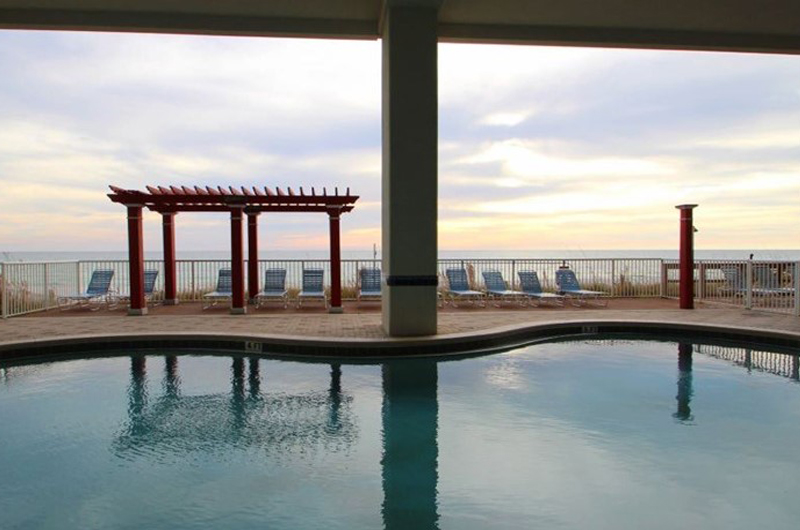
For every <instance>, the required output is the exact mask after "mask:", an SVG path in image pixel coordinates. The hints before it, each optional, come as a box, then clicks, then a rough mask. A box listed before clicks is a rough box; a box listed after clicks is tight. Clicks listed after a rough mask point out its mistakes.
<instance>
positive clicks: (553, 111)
mask: <svg viewBox="0 0 800 530" xmlns="http://www.w3.org/2000/svg"><path fill="white" fill-rule="evenodd" d="M798 66H800V58H798V57H791V56H769V55H754V54H712V53H683V52H657V51H636V50H603V49H596V48H595V49H580V48H554V47H539V46H482V45H456V44H442V45H440V46H439V102H440V114H439V135H440V139H439V140H440V143H439V217H440V223H439V242H440V246H441V247H442V248H451V249H458V248H475V249H479V248H485V249H492V248H520V249H531V248H556V249H558V248H564V247H565V245H567V244H568V243H567V242H570V243H569V244H573V243H574V244H576V245H580V246H581V247H583V248H591V247H595V248H596V247H606V248H625V247H626V246H627V247H630V246H635V247H639V248H665V247H670V248H671V247H673V246H674V236H675V234H674V233H675V227H674V225H675V219H674V218H675V212H674V208H673V206H674V205H675V204H678V203H679V202H699V203H700V204H701V208H700V209H699V210H698V212H697V216H698V224H700V225H702V226H703V227H704V228H703V231H702V232H701V235H700V236H699V237H700V241H702V244H703V245H705V246H706V248H708V247H713V246H718V247H720V246H726V247H729V246H733V247H750V246H752V245H754V244H759V245H766V244H769V245H774V246H778V247H784V248H785V247H796V246H797V237H796V231H794V230H792V227H795V226H797V225H798V224H800V208H798V207H797V197H798V196H799V194H800V189H798V184H797V182H800V178H798V176H799V175H800V150H799V149H798V147H800V140H798V138H799V137H800V134H798V133H800V130H799V129H798V127H797V123H798V122H799V121H800V91H798V89H797V87H798V86H800V68H798ZM380 70H381V66H380V43H379V42H345V41H315V40H291V39H255V38H224V37H197V36H168V35H132V34H126V35H119V34H102V33H92V34H90V33H57V32H0V71H2V72H4V75H3V77H2V79H0V186H2V187H3V193H2V194H0V226H2V227H3V228H0V246H2V247H4V248H2V249H0V250H5V248H6V247H7V248H8V249H10V250H24V249H26V248H27V249H47V248H53V249H55V248H56V247H58V248H70V249H75V248H79V249H86V250H102V249H110V248H114V249H123V248H125V221H124V210H123V209H122V208H120V207H119V206H118V205H113V204H111V203H110V201H108V199H107V198H106V197H105V194H106V193H107V190H106V185H107V184H109V183H114V184H117V185H121V186H124V187H129V188H142V187H143V186H144V185H146V184H179V185H180V184H186V185H191V184H201V185H204V184H209V185H223V186H227V185H234V186H239V185H246V186H265V185H266V186H272V187H274V186H280V187H288V186H292V187H293V188H295V189H297V188H299V187H300V186H303V187H304V188H306V189H307V188H310V187H311V186H314V187H316V188H317V189H319V188H321V187H323V186H325V187H327V188H328V189H329V190H330V189H332V188H334V187H338V188H339V190H340V192H342V191H344V190H345V189H346V188H348V187H349V188H350V189H351V192H352V193H354V194H358V195H360V197H361V199H360V200H359V202H358V203H357V205H356V209H355V210H354V211H353V212H352V213H350V214H348V215H347V216H346V217H345V218H344V219H343V225H342V230H343V232H342V233H343V244H344V245H345V246H346V247H349V248H359V247H360V248H369V247H371V245H372V243H373V242H377V241H380V207H379V206H380V201H381V111H380V102H381V85H380V83H381V72H380ZM262 222H263V223H264V229H263V233H262V238H263V245H264V246H265V248H280V247H283V248H294V249H300V248H307V249H310V248H321V249H324V248H327V226H326V220H325V219H324V218H323V217H322V216H313V215H308V216H297V217H294V216H279V215H271V216H264V217H263V219H262ZM11 226H14V227H15V228H9V227H11ZM787 227H788V228H787ZM177 229H178V234H179V237H178V240H179V247H181V248H184V249H187V250H188V249H213V248H217V249H226V248H227V247H228V237H229V234H228V226H227V218H226V216H225V215H218V216H215V215H205V216H203V215H188V214H181V216H179V219H178V224H177ZM159 230H160V224H159V218H158V216H157V215H148V216H146V245H147V246H148V248H151V249H157V248H158V247H159V246H160V235H159Z"/></svg>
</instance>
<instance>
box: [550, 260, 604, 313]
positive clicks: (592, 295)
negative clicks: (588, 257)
mask: <svg viewBox="0 0 800 530" xmlns="http://www.w3.org/2000/svg"><path fill="white" fill-rule="evenodd" d="M556 285H558V293H559V294H563V295H565V296H567V297H568V298H569V299H570V300H572V302H573V304H574V305H582V304H587V303H590V302H591V303H595V304H597V305H600V306H605V305H607V304H608V299H607V298H606V296H608V295H607V293H604V292H602V291H590V290H587V289H581V285H580V283H578V278H576V277H575V272H574V271H573V270H572V269H558V270H557V271H556Z"/></svg>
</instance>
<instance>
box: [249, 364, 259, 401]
mask: <svg viewBox="0 0 800 530" xmlns="http://www.w3.org/2000/svg"><path fill="white" fill-rule="evenodd" d="M248 362H249V366H250V376H249V378H248V384H249V385H250V399H252V400H253V401H257V400H260V399H261V369H260V367H259V365H258V357H250V359H248Z"/></svg>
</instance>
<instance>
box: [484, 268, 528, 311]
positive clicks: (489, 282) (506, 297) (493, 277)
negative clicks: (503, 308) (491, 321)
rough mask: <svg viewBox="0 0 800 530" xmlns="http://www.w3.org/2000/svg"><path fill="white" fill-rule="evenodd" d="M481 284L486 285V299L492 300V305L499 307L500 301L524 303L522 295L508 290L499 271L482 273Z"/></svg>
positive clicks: (520, 292)
mask: <svg viewBox="0 0 800 530" xmlns="http://www.w3.org/2000/svg"><path fill="white" fill-rule="evenodd" d="M481 275H482V276H483V283H484V285H486V297H487V298H489V299H490V300H494V301H495V302H494V305H495V306H496V307H500V303H499V302H502V301H506V302H517V303H519V304H520V305H522V304H523V303H524V293H523V292H522V291H514V290H512V289H508V287H507V286H506V281H505V280H504V279H503V275H502V274H501V273H500V271H483V272H482V273H481Z"/></svg>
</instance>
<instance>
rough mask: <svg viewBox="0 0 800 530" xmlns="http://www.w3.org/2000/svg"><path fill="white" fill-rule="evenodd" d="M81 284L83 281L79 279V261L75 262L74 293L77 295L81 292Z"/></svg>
mask: <svg viewBox="0 0 800 530" xmlns="http://www.w3.org/2000/svg"><path fill="white" fill-rule="evenodd" d="M81 283H83V280H82V279H81V262H80V261H76V262H75V287H76V289H75V292H76V293H78V294H80V293H82V292H83V289H81Z"/></svg>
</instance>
